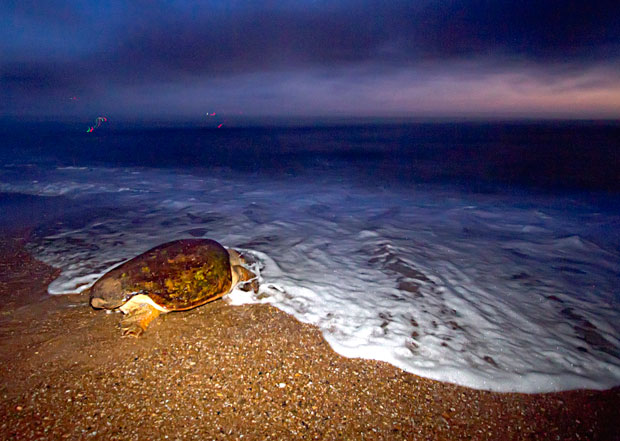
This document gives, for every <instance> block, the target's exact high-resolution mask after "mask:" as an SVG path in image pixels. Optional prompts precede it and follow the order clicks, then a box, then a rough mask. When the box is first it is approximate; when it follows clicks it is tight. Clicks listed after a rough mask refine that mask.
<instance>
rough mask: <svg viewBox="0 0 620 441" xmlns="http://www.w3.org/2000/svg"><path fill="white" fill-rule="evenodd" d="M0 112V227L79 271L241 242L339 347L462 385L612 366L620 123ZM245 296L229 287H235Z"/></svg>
mask: <svg viewBox="0 0 620 441" xmlns="http://www.w3.org/2000/svg"><path fill="white" fill-rule="evenodd" d="M85 129H86V126H84V125H80V124H59V123H19V122H11V123H7V122H5V123H2V124H0V212H1V216H0V229H3V230H5V231H6V230H7V229H10V228H14V227H18V226H24V225H28V224H29V225H32V226H34V232H35V233H34V236H33V239H32V242H31V243H30V244H29V246H28V247H29V249H30V250H31V252H32V253H33V254H34V255H35V256H37V257H38V258H40V259H41V260H43V261H45V262H47V263H49V264H51V265H54V266H57V267H60V268H61V269H62V274H61V276H60V278H59V279H57V280H56V281H54V282H53V283H52V285H50V288H49V291H50V293H53V294H61V293H68V292H76V291H80V290H83V289H85V288H87V287H88V286H89V285H90V284H92V283H93V282H94V281H95V280H96V279H97V277H99V276H100V275H101V274H103V273H104V272H105V270H106V269H108V268H109V267H110V266H112V265H114V264H117V263H119V262H122V261H123V260H125V259H128V258H130V257H133V256H135V255H136V254H138V253H140V252H143V251H145V250H146V249H148V248H150V247H151V246H155V245H157V244H159V243H161V242H163V241H166V240H172V239H177V238H182V237H210V238H214V239H217V240H219V241H221V242H222V243H224V244H225V245H227V246H231V247H236V248H239V249H242V250H245V251H246V252H248V253H250V254H252V255H254V257H255V258H256V260H257V263H256V267H255V268H256V269H257V270H259V271H260V273H261V279H262V287H261V296H260V298H257V297H252V296H250V295H248V294H243V293H241V292H237V293H235V294H234V295H233V296H232V297H231V301H232V302H237V303H239V302H269V303H272V304H274V305H275V306H277V307H279V308H281V309H283V310H284V311H286V312H288V313H291V314H293V315H295V316H296V317H297V318H298V319H300V320H302V321H306V322H310V323H313V324H315V325H317V326H319V328H321V330H322V331H323V334H324V335H325V338H326V339H327V340H328V341H329V343H330V344H331V345H332V347H334V349H335V350H336V351H338V352H340V353H342V354H343V355H347V356H360V357H366V358H375V359H381V360H385V361H388V362H390V363H392V364H394V365H396V366H399V367H401V368H402V369H405V370H407V371H409V372H413V373H416V374H418V375H423V376H427V377H430V378H435V379H439V380H444V381H451V382H455V383H459V384H464V385H467V386H471V387H478V388H484V389H492V390H502V391H507V390H517V391H525V392H535V391H548V390H562V389H571V388H577V387H593V388H606V387H611V386H613V385H618V384H620V324H619V323H620V282H619V280H620V123H618V122H519V123H517V122H512V123H499V122H494V123H480V122H478V123H473V122H472V123H415V124H413V123H406V124H405V123H398V124H375V125H372V124H357V125H335V124H331V125H324V126H307V127H295V126H287V127H283V126H274V125H269V126H268V125H264V126H239V127H227V126H224V127H223V128H221V129H217V128H215V127H191V126H186V127H178V128H175V127H161V126H160V127H158V126H157V125H154V124H151V125H141V126H139V125H130V124H124V125H120V124H116V125H115V123H113V122H109V123H106V124H103V125H102V126H101V127H100V128H98V129H96V130H95V131H94V132H93V133H86V131H85ZM244 296H245V297H244Z"/></svg>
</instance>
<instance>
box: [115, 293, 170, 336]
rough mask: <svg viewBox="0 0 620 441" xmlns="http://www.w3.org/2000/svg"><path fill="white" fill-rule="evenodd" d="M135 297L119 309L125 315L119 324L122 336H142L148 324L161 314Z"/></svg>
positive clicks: (147, 303)
mask: <svg viewBox="0 0 620 441" xmlns="http://www.w3.org/2000/svg"><path fill="white" fill-rule="evenodd" d="M136 297H141V296H136ZM136 297H134V298H132V299H131V300H130V301H129V302H127V303H125V304H124V305H123V306H122V307H121V311H123V313H125V317H124V318H123V319H122V320H121V323H120V327H121V331H122V334H123V335H128V336H132V337H139V336H140V335H142V333H143V332H144V331H146V328H147V327H148V326H149V324H150V323H151V322H152V321H153V320H155V319H156V318H157V317H158V316H159V314H161V311H160V310H158V309H157V308H155V307H154V306H152V305H151V304H149V302H141V301H140V299H139V298H138V299H136ZM145 297H146V296H145ZM147 298H148V297H147ZM134 299H136V300H134Z"/></svg>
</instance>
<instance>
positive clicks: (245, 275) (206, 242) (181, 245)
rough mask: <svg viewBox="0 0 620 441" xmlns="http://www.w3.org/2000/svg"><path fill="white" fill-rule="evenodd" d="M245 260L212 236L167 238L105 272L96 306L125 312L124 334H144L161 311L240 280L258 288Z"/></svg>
mask: <svg viewBox="0 0 620 441" xmlns="http://www.w3.org/2000/svg"><path fill="white" fill-rule="evenodd" d="M243 264H245V259H244V258H243V257H242V256H241V255H240V254H239V253H238V252H236V251H234V250H232V249H228V250H227V249H226V248H224V247H223V246H222V245H220V244H219V243H217V242H216V241H214V240H210V239H184V240H176V241H173V242H168V243H165V244H162V245H159V246H157V247H155V248H152V249H150V250H148V251H146V252H145V253H142V254H140V255H139V256H137V257H134V258H133V259H131V260H128V261H127V262H125V263H123V264H122V265H120V266H118V267H116V268H114V269H112V270H111V271H109V272H107V273H106V274H104V275H103V276H102V277H101V278H100V279H99V280H97V282H95V284H94V285H93V286H92V287H91V288H90V304H91V306H92V307H93V308H96V309H109V310H111V309H117V308H118V309H119V310H120V311H122V312H123V313H124V314H125V317H124V318H123V319H122V320H121V323H120V326H121V330H122V332H123V335H132V336H136V337H137V336H139V335H141V334H142V333H143V332H144V331H145V330H146V328H147V326H148V325H149V323H151V321H153V319H155V318H157V316H158V315H159V314H162V313H167V312H170V311H185V310H188V309H192V308H195V307H197V306H200V305H204V304H205V303H207V302H210V301H212V300H216V299H219V298H220V297H222V296H223V295H225V294H228V293H229V292H230V290H231V289H232V288H234V287H235V286H236V285H237V284H238V283H239V282H246V283H244V285H243V287H242V289H243V288H245V289H246V290H249V289H253V290H254V291H256V290H257V288H258V284H257V281H256V279H257V278H256V275H255V274H254V273H253V272H251V271H249V270H248V269H246V268H245V267H244V266H243Z"/></svg>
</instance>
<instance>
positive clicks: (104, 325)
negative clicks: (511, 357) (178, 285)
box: [0, 233, 620, 440]
mask: <svg viewBox="0 0 620 441" xmlns="http://www.w3.org/2000/svg"><path fill="white" fill-rule="evenodd" d="M25 241H27V234H26V233H21V234H17V235H15V234H13V235H12V236H11V237H9V238H7V239H2V240H1V243H0V296H1V298H2V302H0V335H1V336H2V338H1V339H0V377H1V383H0V384H1V389H0V394H1V397H2V401H1V405H0V439H7V440H8V439H20V440H34V439H105V440H142V439H170V440H177V439H178V440H183V439H200V440H205V439H241V438H243V439H250V440H254V439H257V440H258V439H261V440H262V439H407V440H418V439H420V440H422V439H424V440H430V439H437V440H457V439H458V440H461V439H476V440H617V439H620V429H618V421H619V420H620V388H619V387H617V388H614V389H612V390H608V391H587V390H583V391H569V392H562V393H550V394H531V395H528V394H513V393H507V394H500V393H492V392H486V391H479V390H472V389H468V388H464V387H459V386H455V385H451V384H446V383H441V382H437V381H432V380H427V379H424V378H420V377H417V376H415V375H411V374H408V373H405V372H403V371H401V370H399V369H397V368H395V367H392V366H390V365H388V364H386V363H382V362H376V361H371V360H361V359H347V358H344V357H342V356H340V355H338V354H336V353H334V351H332V350H331V348H330V347H329V345H328V344H327V343H326V342H325V341H324V340H323V338H322V336H321V334H320V332H319V331H318V330H317V329H316V328H315V327H313V326H310V325H306V324H302V323H300V322H298V321H297V320H296V319H294V318H293V317H291V316H289V315H287V314H285V313H283V312H280V311H279V310H277V309H275V308H273V307H270V306H262V305H246V306H229V305H228V304H226V303H225V302H223V301H217V302H214V303H212V304H208V305H206V306H204V307H200V308H197V309H195V310H192V311H189V312H185V313H172V314H168V315H167V316H164V317H160V318H159V319H158V320H157V321H156V322H155V323H154V324H153V325H151V327H150V328H149V329H148V330H147V332H146V333H145V334H144V336H143V337H141V338H138V339H135V338H121V336H120V332H119V329H118V327H117V325H118V322H119V316H118V315H117V314H106V313H104V312H102V311H95V310H93V309H91V308H90V307H89V305H88V299H87V298H86V297H85V296H82V295H75V296H58V297H51V296H48V295H47V294H46V287H47V284H48V283H49V282H50V281H51V280H53V278H54V277H55V275H56V274H57V270H55V269H53V268H51V267H49V266H46V265H45V264H43V263H41V262H38V261H36V260H34V259H33V258H32V257H31V256H30V255H29V254H28V253H27V252H26V251H25V250H24V248H23V243H24V242H25Z"/></svg>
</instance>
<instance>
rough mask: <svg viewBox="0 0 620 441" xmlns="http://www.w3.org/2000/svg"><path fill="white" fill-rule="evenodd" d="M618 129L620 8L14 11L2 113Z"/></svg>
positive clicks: (18, 6) (494, 2) (33, 1)
mask: <svg viewBox="0 0 620 441" xmlns="http://www.w3.org/2000/svg"><path fill="white" fill-rule="evenodd" d="M212 112H217V113H218V114H219V115H230V116H231V117H232V116H235V115H242V116H248V117H254V116H282V117H291V116H299V117H305V116H308V117H316V116H319V117H329V116H336V117H370V118H373V117H413V118H587V119H597V118H612V119H617V118H620V1H618V0H576V1H575V0H561V1H560V0H513V1H503V0H460V1H459V0H406V1H401V0H389V1H386V0H384V1H371V0H326V1H324V0H279V1H272V0H261V1H249V0H247V1H244V0H201V1H181V0H179V1H173V0H168V1H166V0H148V1H145V0H134V1H120V0H118V1H114V0H111V1H103V2H93V1H83V0H46V1H40V0H3V1H2V2H1V3H0V116H5V117H17V118H28V117H48V118H54V117H82V118H94V117H96V116H98V115H106V116H108V117H116V118H186V119H189V120H196V119H200V118H205V117H206V114H207V113H212Z"/></svg>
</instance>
